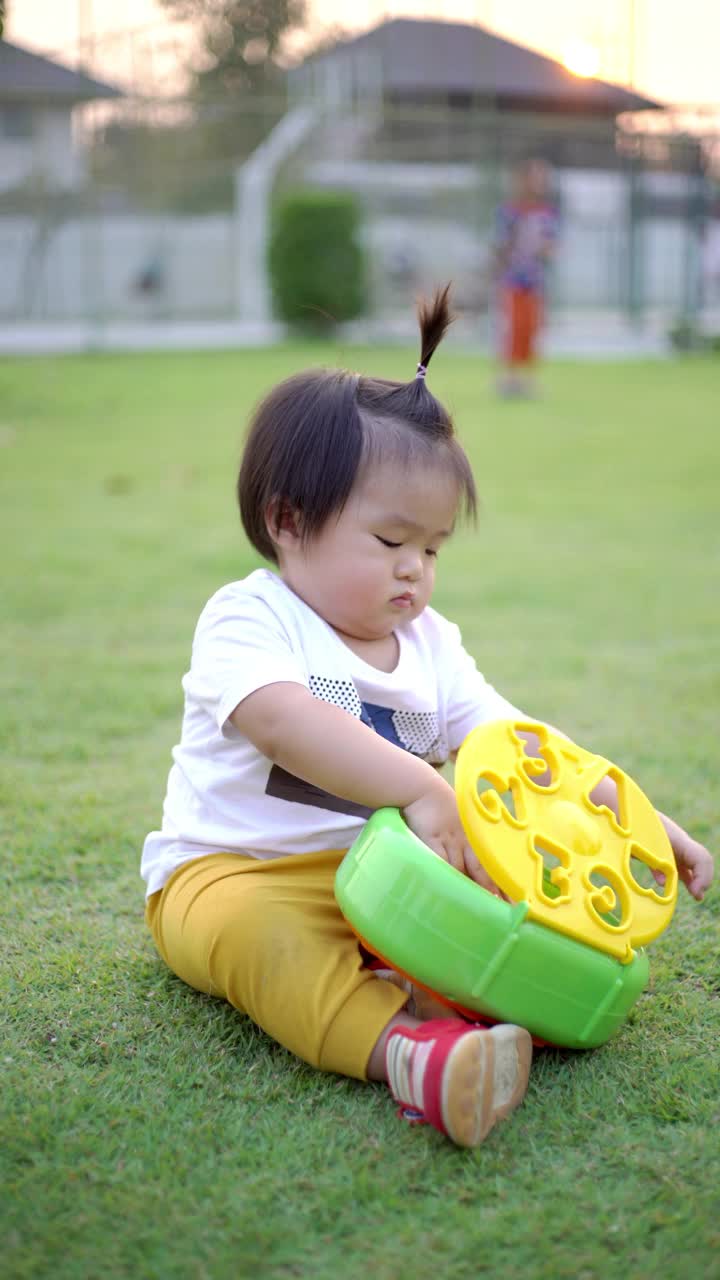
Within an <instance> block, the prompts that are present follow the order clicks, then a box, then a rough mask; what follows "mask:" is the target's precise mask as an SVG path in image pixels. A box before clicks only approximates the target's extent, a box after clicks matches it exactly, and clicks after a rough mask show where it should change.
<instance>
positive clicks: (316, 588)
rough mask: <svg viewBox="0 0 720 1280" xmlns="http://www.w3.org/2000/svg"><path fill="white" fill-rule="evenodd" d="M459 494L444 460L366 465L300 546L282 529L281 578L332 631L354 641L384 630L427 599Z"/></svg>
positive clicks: (411, 614) (375, 637)
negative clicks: (408, 465)
mask: <svg viewBox="0 0 720 1280" xmlns="http://www.w3.org/2000/svg"><path fill="white" fill-rule="evenodd" d="M458 498H459V495H458V486H457V482H456V481H455V479H454V478H453V476H451V475H450V474H449V473H448V472H447V471H446V470H445V469H444V468H442V467H441V466H440V467H436V468H434V469H431V468H430V467H419V468H418V467H415V468H413V469H412V470H409V469H405V468H403V467H402V466H401V465H399V464H396V463H385V464H378V465H377V466H374V467H371V468H369V469H368V470H367V471H366V472H365V473H364V474H363V475H362V478H361V479H360V480H359V481H358V483H357V484H356V485H355V488H354V489H353V491H352V493H351V494H350V497H349V498H348V501H347V503H346V505H345V507H344V508H343V510H342V512H341V513H340V516H339V517H337V518H335V517H331V518H330V520H328V522H327V524H326V525H325V527H324V528H323V529H322V530H321V532H320V533H319V534H318V535H317V537H315V538H313V539H312V541H311V542H309V543H308V544H307V545H306V546H305V547H302V545H301V543H300V540H299V539H298V538H297V537H296V536H294V535H293V534H292V533H290V532H289V531H285V532H283V533H281V534H280V535H279V537H278V548H279V553H280V570H281V573H282V577H283V579H284V580H285V582H287V584H288V586H290V587H292V589H293V591H295V592H297V594H298V595H299V596H300V597H301V598H302V599H303V600H304V601H305V602H306V604H309V605H310V607H311V608H313V609H314V610H315V612H316V613H319V614H320V616H321V617H322V618H324V619H325V621H326V622H328V623H329V624H330V626H332V627H334V628H335V630H336V631H339V632H341V633H342V634H344V635H347V636H351V637H353V638H354V639H357V640H379V639H382V638H384V637H385V636H389V635H390V634H391V632H392V631H393V630H394V628H395V627H397V626H398V625H399V624H401V623H403V622H409V621H410V620H411V619H413V618H417V616H418V614H420V613H422V611H423V609H424V608H425V606H426V604H428V602H429V600H430V597H431V595H432V591H433V587H434V585H435V570H436V564H437V553H438V551H439V550H440V548H441V547H442V545H443V542H444V541H445V540H446V539H447V538H448V537H449V536H450V533H451V532H452V528H453V525H454V523H455V517H456V514H457V507H458Z"/></svg>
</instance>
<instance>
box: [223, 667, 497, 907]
mask: <svg viewBox="0 0 720 1280" xmlns="http://www.w3.org/2000/svg"><path fill="white" fill-rule="evenodd" d="M230 720H231V721H232V723H233V724H234V725H235V727H236V728H237V729H239V730H240V732H241V733H242V734H243V735H244V736H245V737H246V738H249V740H250V742H252V744H253V746H255V747H257V750H258V751H261V752H262V754H263V755H264V756H267V758H268V759H269V760H272V761H273V763H275V764H278V765H280V766H281V767H282V768H283V769H287V771H288V772H289V773H293V774H295V776H296V777H299V778H304V779H305V781H306V782H310V783H312V784H313V785H314V786H316V787H322V789H323V790H324V791H328V792H329V793H330V794H332V795H336V796H342V797H343V798H344V799H346V800H353V801H354V802H355V803H356V804H362V805H367V807H368V808H370V809H380V808H382V807H383V806H385V805H388V806H391V807H393V808H397V809H402V811H403V816H404V818H405V821H406V822H407V824H408V826H409V827H410V829H411V830H412V831H414V832H415V834H416V835H417V836H418V837H419V838H420V839H421V840H422V841H423V842H424V843H425V844H427V845H429V846H430V848H431V849H433V850H434V852H435V853H437V854H439V855H440V857H441V858H444V860H445V861H446V862H449V863H451V865H452V866H454V867H456V868H457V869H458V870H459V871H465V872H466V873H467V874H468V875H470V876H471V877H472V878H473V879H475V880H477V881H478V882H479V883H482V884H485V881H486V877H484V876H483V872H482V868H481V867H480V864H479V862H478V860H477V858H476V856H475V854H474V853H473V851H472V849H471V848H470V845H469V844H468V842H467V840H466V838H465V832H464V831H463V827H462V824H461V822H460V817H459V814H458V811H457V803H456V800H455V792H454V791H453V789H452V787H451V786H450V785H449V783H448V782H446V780H445V779H444V778H443V777H441V776H440V774H439V773H438V772H437V771H436V770H435V769H433V767H432V765H429V764H427V763H426V762H425V761H424V760H420V759H419V757H418V756H414V755H411V754H410V752H408V751H404V750H403V749H402V748H401V747H396V746H393V744H392V743H391V742H388V741H387V740H386V739H385V738H382V737H380V736H379V734H377V733H375V732H374V730H372V729H370V728H368V726H367V725H365V724H363V723H362V721H360V720H357V719H356V718H355V717H354V716H351V715H348V713H347V712H346V711H343V710H342V708H341V707H336V706H333V705H331V704H330V703H327V702H322V701H321V700H320V699H319V698H315V697H313V695H312V694H311V693H310V692H309V690H308V689H306V688H304V686H303V685H300V684H293V683H289V682H283V683H279V684H271V685H264V686H263V688H261V689H257V690H256V691H255V692H254V693H251V694H249V695H248V697H247V698H244V699H243V701H242V702H241V703H239V704H238V706H237V707H236V708H235V710H234V711H233V712H232V714H231V715H230Z"/></svg>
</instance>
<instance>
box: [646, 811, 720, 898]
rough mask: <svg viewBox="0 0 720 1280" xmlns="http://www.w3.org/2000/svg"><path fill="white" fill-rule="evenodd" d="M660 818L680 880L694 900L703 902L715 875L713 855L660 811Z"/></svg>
mask: <svg viewBox="0 0 720 1280" xmlns="http://www.w3.org/2000/svg"><path fill="white" fill-rule="evenodd" d="M658 817H659V819H660V821H661V822H662V824H663V826H664V828H665V830H666V831H667V834H668V837H669V840H670V844H671V845H672V851H673V854H674V855H675V862H676V863H677V869H678V875H679V877H680V879H681V880H682V882H683V884H684V885H685V888H686V889H687V890H688V892H689V893H691V894H692V896H693V898H696V899H697V901H698V902H702V900H703V898H704V896H705V891H706V889H708V888H709V887H710V884H711V883H712V878H713V874H714V865H713V858H712V854H711V853H710V852H709V850H708V849H706V848H705V846H704V845H702V844H699V843H698V841H697V840H693V838H692V836H689V835H688V833H687V831H683V829H682V827H679V826H678V824H677V822H673V820H672V818H667V817H666V816H665V814H664V813H660V811H659V810H658Z"/></svg>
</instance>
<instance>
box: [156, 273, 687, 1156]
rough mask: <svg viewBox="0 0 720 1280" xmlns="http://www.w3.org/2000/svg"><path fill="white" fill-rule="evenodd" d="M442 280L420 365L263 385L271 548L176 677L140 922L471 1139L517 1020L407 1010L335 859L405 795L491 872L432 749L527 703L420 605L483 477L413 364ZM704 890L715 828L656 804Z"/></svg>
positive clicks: (420, 1116)
mask: <svg viewBox="0 0 720 1280" xmlns="http://www.w3.org/2000/svg"><path fill="white" fill-rule="evenodd" d="M448 323H449V313H448V291H447V289H445V290H444V291H442V292H440V293H438V294H437V295H436V297H435V298H434V299H433V301H432V302H430V303H425V304H423V305H422V306H421V308H420V328H421V355H420V363H419V365H418V367H417V374H416V376H415V377H414V378H413V379H412V380H411V381H409V382H406V383H400V382H391V381H385V380H383V379H379V378H371V377H364V376H357V375H355V374H351V373H348V372H345V371H327V370H309V371H306V372H303V373H300V374H297V375H295V376H294V377H291V378H289V379H287V381H285V382H283V383H281V384H280V385H279V386H278V387H276V388H275V389H274V390H273V391H271V393H270V394H269V395H268V396H267V398H266V399H265V400H264V401H263V403H262V404H261V405H260V407H259V409H258V410H257V413H256V415H255V418H254V421H253V423H252V426H251V429H250V433H249V436H248V439H247V444H246V447H245V452H244V456H243V460H242V465H241V468H240V475H239V479H238V498H239V503H240V511H241V515H242V520H243V524H244V527H245V530H246V533H247V536H248V538H249V539H250V541H251V542H252V544H253V545H254V546H255V547H256V548H257V550H258V552H259V553H260V554H261V555H262V556H263V557H265V558H266V559H267V560H269V561H270V562H271V563H272V564H273V565H274V566H275V570H272V571H271V570H269V569H258V570H256V571H255V572H254V573H251V574H250V575H249V576H248V577H247V578H244V579H243V580H242V581H240V582H233V583H230V584H229V585H228V586H226V587H223V588H222V589H221V590H220V591H218V592H217V593H216V594H215V595H214V596H213V597H212V599H211V600H210V601H209V603H208V604H207V605H206V607H205V609H204V610H203V612H202V614H201V617H200V620H199V622H198V626H197V630H196V632H195V638H194V642H193V649H192V661H191V664H190V670H189V672H188V673H187V675H186V676H185V678H184V681H183V687H184V692H185V714H184V719H183V726H182V737H181V741H180V744H179V746H177V747H176V748H175V750H174V752H173V758H174V763H173V766H172V769H171V771H170V776H169V780H168V788H167V795H166V798H165V805H164V811H163V822H162V828H161V830H160V831H153V832H151V833H150V835H149V836H148V837H147V839H146V841H145V846H144V851H143V860H142V873H143V876H144V878H145V880H146V882H147V892H148V898H147V921H148V924H149V926H150V929H151V931H152V935H153V938H154V940H155V943H156V945H157V948H158V951H159V952H160V955H161V956H162V957H163V959H164V960H165V961H166V963H167V964H168V965H169V966H170V968H171V969H172V970H173V971H174V972H175V973H176V974H177V975H178V976H179V977H180V978H182V979H183V980H184V981H185V982H187V983H189V984H190V985H191V986H192V987H195V988H196V989H197V990H199V991H203V992H207V993H209V994H213V995H217V996H220V997H222V998H224V999H226V1000H228V1001H229V1002H230V1003H231V1004H232V1005H233V1006H234V1007H235V1008H236V1009H238V1010H240V1011H241V1012H243V1013H246V1014H247V1015H248V1016H249V1017H250V1018H252V1019H253V1021H254V1022H255V1023H256V1024H257V1025H258V1026H260V1027H262V1028H263V1029H264V1030H265V1031H266V1032H267V1033H268V1035H270V1036H272V1037H273V1038H274V1039H275V1040H277V1041H279V1043H280V1044H282V1045H284V1046H285V1047H286V1048H288V1049H289V1050H291V1052H293V1053H295V1054H297V1055H299V1056H300V1057H301V1058H303V1059H304V1060H305V1061H306V1062H309V1063H312V1064H313V1065H314V1066H316V1067H319V1068H320V1069H322V1070H325V1071H335V1072H340V1073H341V1074H344V1075H347V1076H354V1077H356V1078H358V1079H361V1080H363V1079H370V1080H378V1081H386V1082H387V1084H388V1085H389V1087H390V1091H391V1093H392V1095H393V1097H394V1098H395V1099H396V1100H397V1102H398V1103H399V1104H400V1108H401V1114H404V1115H405V1116H406V1117H407V1118H409V1119H413V1120H424V1121H426V1122H428V1123H430V1124H432V1125H434V1126H435V1127H436V1128H437V1129H439V1130H441V1131H442V1132H443V1133H445V1134H447V1135H448V1136H449V1137H450V1138H451V1139H452V1140H453V1141H454V1142H456V1143H458V1144H459V1145H461V1146H476V1145H477V1144H478V1143H479V1142H481V1141H482V1139H483V1138H484V1137H485V1135H486V1134H487V1133H488V1131H489V1130H490V1129H491V1127H492V1125H493V1124H494V1123H495V1121H497V1120H498V1119H500V1118H502V1117H503V1116H506V1115H507V1114H508V1113H509V1112H510V1111H512V1109H513V1108H514V1107H516V1106H517V1105H518V1103H519V1102H520V1101H521V1100H522V1098H523V1095H524V1093H525V1089H526V1086H527V1079H528V1071H529V1067H530V1058H531V1040H530V1036H529V1035H528V1033H527V1031H525V1030H524V1029H523V1028H521V1027H516V1026H502V1025H501V1026H496V1027H493V1028H492V1029H490V1030H486V1029H483V1028H481V1027H479V1026H477V1025H475V1024H472V1023H470V1022H468V1021H465V1020H463V1019H460V1018H456V1017H448V1018H442V1019H439V1018H431V1019H429V1020H427V1021H424V1022H423V1021H422V1020H421V1019H420V1018H419V1017H417V1016H416V1014H417V1012H418V1011H419V1005H418V1006H416V1005H415V1003H414V1002H413V998H412V993H411V994H410V997H409V994H408V991H407V990H406V989H403V988H402V987H401V986H400V985H396V984H395V983H394V982H393V981H387V980H386V978H383V977H381V976H378V975H377V974H376V973H375V972H374V971H373V970H372V969H370V968H368V967H366V965H365V963H364V958H363V954H362V952H361V949H360V946H359V944H358V941H357V939H356V938H355V936H354V934H353V933H352V931H351V929H350V928H349V926H348V924H347V923H346V921H345V919H344V918H343V916H342V915H341V913H340V911H339V909H338V906H337V904H336V902H335V897H334V893H333V881H334V876H335V871H336V869H337V866H338V864H339V862H340V860H341V858H342V857H343V855H344V852H345V850H346V849H347V848H348V846H349V845H350V844H351V843H352V842H353V840H354V839H355V837H356V836H357V835H358V834H359V832H360V830H361V829H362V826H363V823H364V822H365V820H366V818H367V817H368V816H369V814H370V813H371V812H372V811H373V810H375V809H378V808H380V807H382V806H385V805H389V806H393V807H396V808H398V809H400V810H401V811H402V813H403V815H404V818H405V821H406V822H407V824H408V826H409V827H410V828H411V829H412V830H413V831H414V832H415V833H416V835H417V836H419V837H420V839H421V840H423V841H424V842H425V844H427V845H428V846H429V847H430V849H431V850H433V851H434V852H435V853H436V854H437V855H439V856H440V857H441V858H444V859H445V860H446V861H447V862H449V863H451V864H452V866H454V867H456V868H457V869H458V870H459V871H461V872H464V873H465V874H468V875H470V876H472V877H473V879H475V880H477V881H478V882H479V883H480V884H483V885H485V887H486V888H494V886H492V885H491V884H490V883H489V882H488V879H487V877H486V875H485V873H484V872H483V870H482V868H481V867H480V865H479V863H478V861H477V858H476V857H475V855H474V854H473V852H472V850H471V849H470V848H469V846H468V844H467V841H466V839H465V835H464V832H463V828H462V825H461V823H460V820H459V817H458V811H457V806H456V802H455V794H454V792H453V789H452V787H451V786H450V784H449V783H448V782H447V781H446V780H445V779H444V778H443V777H442V776H441V774H440V773H439V772H438V770H437V767H436V766H440V765H442V764H443V763H444V762H445V761H446V760H447V759H448V758H449V757H450V756H451V755H452V754H453V753H454V752H455V751H456V750H457V748H458V747H459V746H460V744H461V742H462V741H463V738H464V737H465V736H466V734H467V733H469V732H470V730H471V729H473V728H474V727H475V726H476V725H477V724H480V723H482V722H485V721H489V720H493V719H497V718H509V717H512V718H522V719H525V718H527V717H526V716H525V715H524V713H523V712H522V711H521V710H519V709H518V708H517V707H515V706H513V705H512V704H511V703H510V702H508V701H506V700H505V698H503V697H502V696H501V695H500V694H499V693H497V692H496V691H495V689H494V688H492V686H491V685H489V684H488V683H487V682H486V681H485V679H484V678H483V676H482V675H481V674H480V672H479V671H478V670H477V668H476V666H475V663H474V661H473V659H472V658H471V657H470V656H469V655H468V654H467V653H466V651H465V649H464V648H463V646H462V642H461V638H460V633H459V631H458V628H457V627H456V626H454V625H453V624H452V623H450V622H448V621H447V620H446V619H445V618H443V617H442V616H441V615H440V614H439V613H436V612H435V610H434V609H432V608H431V607H430V599H431V596H432V591H433V587H434V584H435V574H436V568H437V558H438V554H439V553H440V552H441V551H442V548H443V546H444V545H445V543H446V542H447V540H448V538H450V537H451V535H452V532H453V529H454V527H455V523H456V521H457V519H458V517H459V515H460V514H462V513H463V512H464V513H466V514H470V515H473V514H474V512H475V507H476V491H475V484H474V481H473V475H472V471H471V468H470V465H469V462H468V460H467V458H466V456H465V453H464V452H463V450H462V448H461V447H460V445H459V443H458V441H457V439H456V437H455V434H454V430H453V425H452V422H451V419H450V416H449V414H448V412H447V410H446V409H445V408H444V407H443V405H441V404H440V403H439V402H438V401H437V400H436V399H435V397H434V396H433V395H432V394H431V392H430V391H429V389H428V387H427V383H426V372H427V366H428V363H429V361H430V358H431V356H432V355H433V352H434V351H435V349H436V347H437V345H438V343H439V341H440V339H441V338H442V336H443V334H444V332H445V330H446V328H447V325H448ZM664 821H665V825H666V827H667V829H668V832H669V834H670V838H671V841H672V843H673V846H674V850H675V856H676V859H677V861H678V866H679V868H680V874H681V875H682V876H683V878H684V879H685V882H686V883H687V884H688V886H689V888H690V891H691V892H692V893H694V895H695V896H696V897H698V898H700V897H701V896H702V894H703V892H704V890H705V888H706V887H707V885H708V884H709V883H710V879H711V877H712V862H711V859H710V855H709V854H708V852H707V850H705V849H703V848H702V847H701V846H700V845H698V844H696V843H695V842H694V841H692V840H690V838H689V837H688V836H687V835H686V834H685V833H684V832H682V831H681V830H680V829H679V828H678V827H676V826H675V825H674V824H673V823H671V822H670V821H669V820H664Z"/></svg>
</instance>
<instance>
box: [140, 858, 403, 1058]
mask: <svg viewBox="0 0 720 1280" xmlns="http://www.w3.org/2000/svg"><path fill="white" fill-rule="evenodd" d="M342 857H343V852H338V851H336V850H329V851H324V852H322V853H308V854H300V855H296V856H294V857H291V858H278V859H276V860H274V861H270V862H260V861H258V860H257V859H256V858H247V857H242V856H241V855H239V854H235V853H214V854H210V855H209V856H207V857H202V858H196V859H194V860H193V861H192V862H188V863H185V864H184V865H183V866H181V867H178V869H177V870H176V871H175V872H174V873H173V875H172V876H171V877H170V879H169V880H168V882H167V884H166V885H165V887H164V888H163V889H161V890H160V891H159V892H158V893H154V894H152V896H151V897H150V898H148V901H147V907H146V912H145V917H146V920H147V923H148V925H149V927H150V930H151V932H152V935H153V938H154V940H155V945H156V946H157V949H158V951H159V952H160V955H161V956H162V958H163V960H164V961H165V963H166V964H167V965H169V967H170V968H171V969H172V971H173V973H176V974H177V975H178V977H179V978H182V979H183V981H184V982H187V983H189V985H190V986H191V987H195V988H196V990H198V991H203V992H205V993H206V994H208V995H216V996H221V997H223V998H224V999H225V1000H229V1002H230V1004H232V1005H234V1007H235V1008H236V1009H239V1010H240V1011H241V1012H242V1013H246V1014H248V1016H249V1017H250V1018H252V1020H253V1022H255V1023H257V1025H258V1026H259V1027H262V1029H263V1031H266V1032H267V1034H268V1035H270V1036H272V1038H273V1039H274V1040H277V1041H278V1043H279V1044H282V1045H284V1046H285V1048H286V1049H290V1050H291V1052H292V1053H295V1054H297V1056H298V1057H300V1058H303V1059H304V1060H305V1061H306V1062H309V1063H311V1064H312V1065H313V1066H316V1067H320V1068H321V1069H322V1070H324V1071H337V1072H339V1073H340V1074H341V1075H346V1076H356V1077H357V1078H358V1079H360V1080H364V1079H366V1078H367V1063H368V1058H369V1057H370V1054H371V1052H372V1050H373V1048H374V1046H375V1044H376V1043H377V1040H378V1038H379V1036H380V1033H381V1032H382V1030H383V1028H384V1027H385V1026H387V1023H388V1022H389V1021H390V1019H391V1018H392V1017H393V1016H394V1015H395V1014H396V1013H397V1012H398V1010H399V1009H401V1008H402V1006H403V1005H404V1003H405V1001H406V999H407V996H406V994H405V992H403V991H401V990H400V989H399V988H398V987H396V986H393V984H392V983H390V982H384V981H382V980H381V979H378V978H375V977H374V975H373V973H372V972H371V971H370V970H368V969H366V968H364V967H363V960H362V956H361V954H360V949H359V947H358V942H357V938H356V937H355V935H354V934H353V933H352V931H351V930H350V928H349V926H348V924H347V922H346V921H345V919H344V917H343V916H342V914H341V912H340V909H339V907H338V905H337V903H336V901H335V895H334V892H333V882H334V878H335V871H336V870H337V866H338V863H339V862H340V860H341V858H342Z"/></svg>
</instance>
